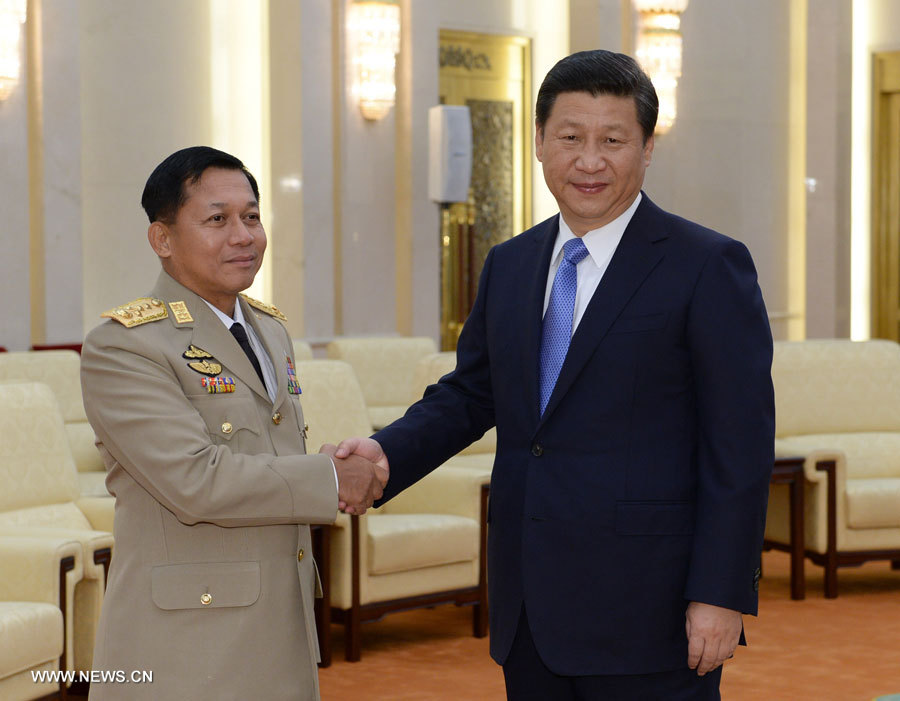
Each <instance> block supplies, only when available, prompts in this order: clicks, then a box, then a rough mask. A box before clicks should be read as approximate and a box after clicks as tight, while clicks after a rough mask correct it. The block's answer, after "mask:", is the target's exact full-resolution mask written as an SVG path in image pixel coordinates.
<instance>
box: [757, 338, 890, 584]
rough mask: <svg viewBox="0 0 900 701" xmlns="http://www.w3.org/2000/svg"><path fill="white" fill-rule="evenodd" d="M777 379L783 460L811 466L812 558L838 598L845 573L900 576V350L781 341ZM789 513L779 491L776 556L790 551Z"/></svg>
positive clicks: (807, 471) (770, 532) (771, 515)
mask: <svg viewBox="0 0 900 701" xmlns="http://www.w3.org/2000/svg"><path fill="white" fill-rule="evenodd" d="M772 379H773V381H774V384H775V404H776V412H775V413H776V431H775V438H776V440H775V454H776V457H777V458H789V457H799V458H802V460H803V465H802V467H803V478H804V489H803V490H802V492H803V493H802V495H801V498H802V499H803V501H804V502H805V506H804V508H803V509H802V517H803V524H802V525H803V528H802V536H801V537H802V538H803V539H804V548H803V551H804V552H805V555H806V557H808V558H809V559H810V560H812V561H813V562H814V563H816V564H818V565H821V566H823V567H824V568H825V596H826V597H829V598H834V597H836V596H837V594H838V588H837V568H838V567H841V566H846V565H855V564H860V563H862V562H865V561H867V560H883V559H887V560H892V561H893V563H894V566H895V567H900V345H897V344H896V343H893V342H891V341H864V342H853V341H846V340H811V341H798V342H777V343H776V344H775V355H774V360H773V364H772ZM789 513H790V502H789V496H788V492H787V489H786V488H784V487H781V486H777V485H773V486H772V487H770V493H769V511H768V517H767V520H766V546H767V547H775V548H779V549H785V550H786V549H789V547H790V540H791V536H790V516H789ZM798 516H799V514H798ZM798 525H799V524H798ZM798 530H799V529H798Z"/></svg>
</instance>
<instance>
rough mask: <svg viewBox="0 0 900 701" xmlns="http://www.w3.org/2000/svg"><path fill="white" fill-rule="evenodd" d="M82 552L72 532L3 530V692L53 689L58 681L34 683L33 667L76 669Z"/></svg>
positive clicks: (7, 695)
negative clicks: (48, 534) (16, 533)
mask: <svg viewBox="0 0 900 701" xmlns="http://www.w3.org/2000/svg"><path fill="white" fill-rule="evenodd" d="M81 553H82V547H81V544H80V543H79V542H77V541H76V540H74V539H71V538H60V537H29V536H3V535H0V698H2V699H33V698H39V697H41V696H45V695H47V694H50V693H53V692H54V691H55V689H56V685H55V684H51V683H49V682H46V683H34V681H33V679H32V676H31V673H32V672H50V671H55V670H72V669H73V667H72V664H71V662H72V651H73V644H74V638H75V635H74V630H73V618H74V613H73V612H74V594H75V586H76V584H77V583H78V582H79V581H80V580H81V578H82V575H83V573H84V570H83V563H82V559H81ZM64 687H65V684H63V683H60V684H59V688H60V690H62V689H63V688H64Z"/></svg>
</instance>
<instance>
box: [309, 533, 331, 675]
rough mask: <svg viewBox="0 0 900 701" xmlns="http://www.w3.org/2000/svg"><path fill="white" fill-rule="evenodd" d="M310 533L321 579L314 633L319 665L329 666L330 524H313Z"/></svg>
mask: <svg viewBox="0 0 900 701" xmlns="http://www.w3.org/2000/svg"><path fill="white" fill-rule="evenodd" d="M309 529H310V531H311V535H312V550H313V557H314V558H315V559H316V565H317V566H318V568H319V579H320V580H322V592H323V596H322V598H321V599H316V604H315V610H316V634H317V635H318V637H319V656H320V657H321V658H322V661H321V662H319V666H320V667H330V666H331V526H328V525H325V524H313V525H311V526H310V527H309Z"/></svg>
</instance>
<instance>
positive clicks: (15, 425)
mask: <svg viewBox="0 0 900 701" xmlns="http://www.w3.org/2000/svg"><path fill="white" fill-rule="evenodd" d="M47 353H48V354H49V353H50V351H47ZM0 433H2V435H3V440H0V484H2V485H3V486H4V488H3V489H0V512H4V511H12V510H16V509H25V508H28V507H33V506H37V505H39V504H59V503H62V502H71V501H72V500H74V499H77V498H78V477H77V472H76V471H75V464H74V463H73V461H72V455H71V452H70V450H69V440H68V437H67V436H66V431H65V428H63V422H62V417H61V416H60V413H59V409H58V408H57V404H56V399H55V397H54V395H53V393H52V391H51V390H50V388H49V387H47V385H44V384H38V383H19V384H0Z"/></svg>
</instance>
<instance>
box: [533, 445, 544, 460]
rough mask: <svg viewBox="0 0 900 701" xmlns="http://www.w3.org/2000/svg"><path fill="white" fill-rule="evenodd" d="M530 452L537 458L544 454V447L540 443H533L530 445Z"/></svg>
mask: <svg viewBox="0 0 900 701" xmlns="http://www.w3.org/2000/svg"><path fill="white" fill-rule="evenodd" d="M531 454H532V455H533V456H534V457H536V458H539V457H541V456H542V455H543V454H544V449H543V447H542V446H541V444H540V443H535V444H534V445H533V446H531Z"/></svg>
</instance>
